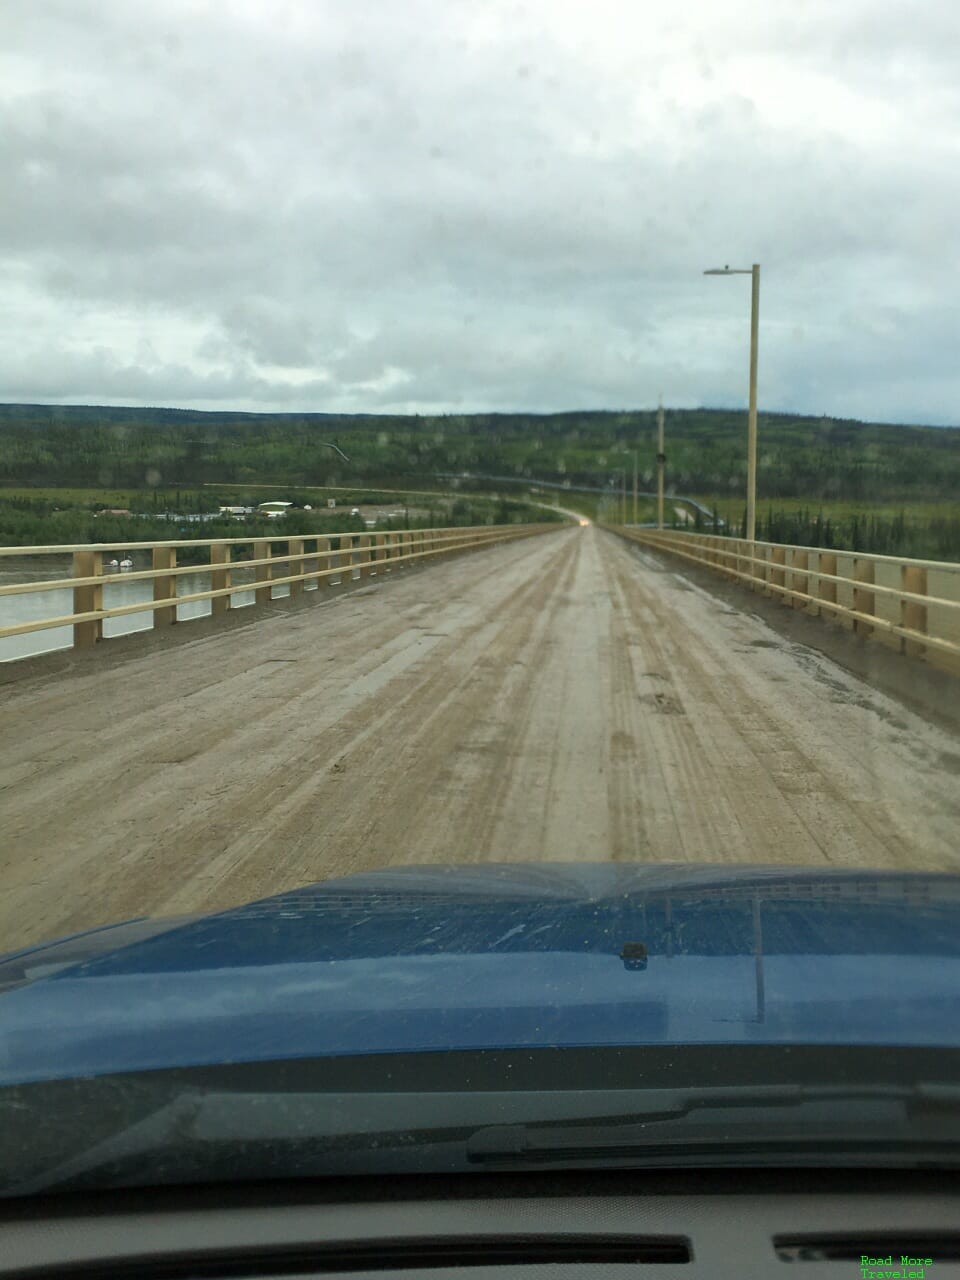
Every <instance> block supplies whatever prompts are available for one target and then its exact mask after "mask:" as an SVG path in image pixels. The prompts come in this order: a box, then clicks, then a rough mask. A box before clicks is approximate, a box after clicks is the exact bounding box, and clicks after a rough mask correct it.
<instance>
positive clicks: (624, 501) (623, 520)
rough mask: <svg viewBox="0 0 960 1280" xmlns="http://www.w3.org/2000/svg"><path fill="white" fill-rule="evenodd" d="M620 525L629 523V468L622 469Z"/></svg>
mask: <svg viewBox="0 0 960 1280" xmlns="http://www.w3.org/2000/svg"><path fill="white" fill-rule="evenodd" d="M620 523H621V524H626V523H627V468H626V467H621V468H620Z"/></svg>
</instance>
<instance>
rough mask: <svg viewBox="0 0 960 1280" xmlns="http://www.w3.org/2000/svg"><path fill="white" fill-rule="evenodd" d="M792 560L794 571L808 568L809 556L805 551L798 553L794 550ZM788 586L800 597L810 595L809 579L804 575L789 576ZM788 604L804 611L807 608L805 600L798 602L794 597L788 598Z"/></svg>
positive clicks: (794, 574) (798, 551)
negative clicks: (797, 592) (799, 594)
mask: <svg viewBox="0 0 960 1280" xmlns="http://www.w3.org/2000/svg"><path fill="white" fill-rule="evenodd" d="M792 560H793V568H794V569H806V568H808V560H809V556H808V555H807V552H806V551H800V550H799V549H797V550H795V551H794V552H793V556H792ZM790 586H791V587H792V588H793V590H794V591H799V592H800V593H801V594H802V595H805V596H808V595H809V594H810V579H809V578H808V577H807V575H806V574H805V573H801V574H796V573H793V574H791V575H790ZM790 603H791V604H792V605H793V607H794V608H795V609H806V607H807V602H806V600H800V599H798V598H797V597H796V596H791V597H790Z"/></svg>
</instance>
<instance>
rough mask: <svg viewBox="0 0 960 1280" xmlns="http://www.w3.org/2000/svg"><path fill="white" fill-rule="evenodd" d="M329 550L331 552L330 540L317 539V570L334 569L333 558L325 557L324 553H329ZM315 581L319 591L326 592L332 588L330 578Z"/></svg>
mask: <svg viewBox="0 0 960 1280" xmlns="http://www.w3.org/2000/svg"><path fill="white" fill-rule="evenodd" d="M329 550H330V539H329V538H318V539H317V569H330V568H331V567H332V563H331V557H330V556H325V555H323V552H324V551H329ZM314 581H315V582H316V584H317V590H318V591H326V589H327V588H328V587H329V586H330V579H329V578H315V579H314Z"/></svg>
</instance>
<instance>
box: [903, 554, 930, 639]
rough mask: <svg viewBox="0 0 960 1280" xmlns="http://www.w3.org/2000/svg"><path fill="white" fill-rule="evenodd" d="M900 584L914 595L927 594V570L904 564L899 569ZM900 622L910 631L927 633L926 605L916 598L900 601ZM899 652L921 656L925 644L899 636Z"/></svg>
mask: <svg viewBox="0 0 960 1280" xmlns="http://www.w3.org/2000/svg"><path fill="white" fill-rule="evenodd" d="M900 586H901V588H902V589H903V590H904V591H912V592H913V594H914V595H917V596H925V595H926V594H927V571H926V569H921V568H920V567H919V565H914V564H905V565H903V566H902V568H901V570H900ZM900 624H901V626H904V627H909V628H910V630H911V631H922V632H923V634H924V635H926V633H927V606H926V605H925V604H918V603H917V601H916V600H901V601H900ZM900 652H901V653H906V654H910V655H911V656H912V657H914V658H922V657H924V656H925V654H926V652H927V646H926V645H925V644H920V642H919V641H918V640H908V639H907V638H906V637H905V636H901V637H900Z"/></svg>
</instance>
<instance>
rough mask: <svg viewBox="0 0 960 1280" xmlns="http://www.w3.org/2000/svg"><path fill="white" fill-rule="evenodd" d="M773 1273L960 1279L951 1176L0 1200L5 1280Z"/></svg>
mask: <svg viewBox="0 0 960 1280" xmlns="http://www.w3.org/2000/svg"><path fill="white" fill-rule="evenodd" d="M864 1258H868V1259H871V1260H873V1259H876V1260H877V1262H876V1264H875V1265H874V1264H873V1263H872V1262H871V1263H864V1262H863V1259H864ZM886 1259H890V1260H891V1261H890V1262H889V1263H887V1262H886ZM903 1259H907V1260H908V1261H907V1262H904V1261H903ZM785 1264H786V1265H788V1266H791V1267H794V1268H799V1276H800V1277H801V1280H818V1278H819V1277H832V1278H834V1280H846V1278H847V1277H860V1276H864V1277H866V1278H867V1280H869V1277H870V1275H871V1274H873V1273H874V1272H875V1274H877V1275H881V1274H890V1273H891V1272H892V1273H893V1274H897V1275H902V1276H908V1275H911V1274H913V1275H916V1276H922V1277H923V1278H924V1280H927V1278H929V1280H950V1277H960V1175H958V1174H957V1173H954V1172H953V1171H946V1172H942V1171H936V1170H917V1171H910V1170H904V1171H894V1170H889V1171H888V1170H869V1171H863V1172H860V1171H857V1170H854V1169H844V1170H835V1169H834V1170H826V1169H825V1170H817V1169H803V1170H795V1171H790V1170H763V1171H759V1170H749V1169H739V1170H737V1169H732V1170H694V1171H671V1170H663V1169H658V1170H650V1171H646V1172H644V1171H636V1170H630V1171H618V1172H611V1171H606V1170H605V1171H597V1172H592V1171H588V1172H581V1171H576V1172H557V1173H537V1174H520V1175H516V1174H509V1175H500V1174H492V1173H491V1174H481V1175H469V1176H464V1177H461V1178H441V1177H438V1176H436V1175H431V1176H423V1177H410V1176H405V1177H394V1178H380V1177H377V1178H373V1177H370V1178H352V1179H330V1180H324V1179H313V1180H310V1181H304V1182H297V1181H286V1182H275V1183H269V1184H266V1183H235V1184H231V1185H230V1186H224V1187H214V1186H196V1187H178V1188H153V1189H135V1190H122V1191H116V1192H102V1193H97V1194H88V1193H84V1194H79V1195H76V1194H75V1195H60V1196H51V1197H45V1198H24V1199H16V1200H13V1199H11V1200H6V1201H3V1202H0V1280H13V1278H14V1277H16V1278H17V1280H27V1277H31V1278H32V1277H40V1276H43V1277H45V1278H46V1277H52V1278H53V1280H58V1278H59V1277H63V1278H64V1280H66V1277H71V1278H72V1280H78V1278H80V1277H90V1278H91V1280H93V1278H94V1277H96V1278H97V1280H100V1278H102V1277H108V1278H119V1277H124V1278H126V1277H130V1280H133V1277H138V1278H139V1277H143V1278H146V1280H161V1278H163V1280H187V1278H188V1277H189V1278H190V1280H202V1278H204V1277H211V1278H212V1277H228V1276H229V1277H257V1278H262V1280H266V1278H268V1277H274V1276H277V1277H279V1276H284V1277H296V1276H302V1277H310V1276H318V1275H335V1274H340V1273H343V1274H350V1275H351V1276H355V1277H363V1276H371V1277H373V1276H379V1277H383V1276H387V1275H391V1274H393V1273H401V1272H402V1274H403V1276H404V1280H416V1278H417V1277H419V1276H423V1277H430V1278H431V1280H436V1277H437V1276H438V1275H446V1276H456V1275H459V1274H462V1275H463V1276H465V1277H466V1276H469V1277H470V1278H471V1280H481V1277H491V1278H492V1277H507V1276H510V1277H513V1276H523V1277H529V1278H531V1280H548V1277H549V1278H552V1277H563V1280H576V1278H577V1277H580V1276H589V1277H591V1280H599V1278H602V1280H626V1278H627V1277H638V1276H647V1277H657V1280H679V1278H681V1277H682V1278H683V1280H701V1278H702V1280H707V1277H709V1280H734V1277H736V1280H747V1278H749V1277H757V1278H758V1280H759V1278H760V1277H763V1278H764V1280H769V1278H770V1277H776V1276H778V1275H788V1274H793V1273H792V1272H790V1271H788V1270H787V1269H786V1266H785Z"/></svg>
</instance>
